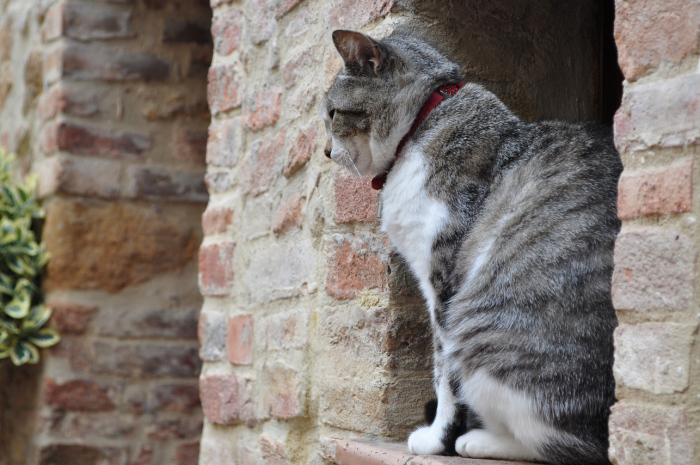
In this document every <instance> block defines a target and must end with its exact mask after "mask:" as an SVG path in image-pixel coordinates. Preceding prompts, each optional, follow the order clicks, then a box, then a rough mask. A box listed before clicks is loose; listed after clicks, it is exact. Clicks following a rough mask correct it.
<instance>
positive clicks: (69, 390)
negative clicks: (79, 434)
mask: <svg viewBox="0 0 700 465" xmlns="http://www.w3.org/2000/svg"><path fill="white" fill-rule="evenodd" d="M113 390H114V389H110V388H109V387H106V386H101V385H100V384H98V383H97V382H95V381H91V380H84V379H74V380H70V381H66V382H64V383H57V382H56V381H54V380H53V379H51V378H46V381H45V386H44V397H45V399H46V403H47V404H49V405H50V406H52V407H54V408H56V409H60V410H78V411H83V412H100V411H110V410H114V409H115V408H116V405H115V404H114V402H113V401H112V399H111V397H112V396H114V393H112V395H110V392H109V391H113Z"/></svg>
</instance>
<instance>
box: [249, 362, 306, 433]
mask: <svg viewBox="0 0 700 465" xmlns="http://www.w3.org/2000/svg"><path fill="white" fill-rule="evenodd" d="M258 386H259V387H260V394H259V395H260V404H261V409H262V410H261V413H260V414H259V417H261V418H269V417H270V416H272V417H274V418H277V419H280V420H289V419H291V418H295V417H298V416H300V415H302V413H303V405H302V381H301V377H300V375H299V373H298V372H297V371H296V370H294V369H292V368H290V367H288V366H286V365H285V364H284V363H281V362H272V363H266V364H265V366H264V367H263V371H262V374H261V380H260V382H259V383H258Z"/></svg>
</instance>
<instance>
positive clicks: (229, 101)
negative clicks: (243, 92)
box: [207, 65, 241, 115]
mask: <svg viewBox="0 0 700 465" xmlns="http://www.w3.org/2000/svg"><path fill="white" fill-rule="evenodd" d="M208 79H209V85H208V86H207V93H208V94H209V108H210V109H211V113H212V115H218V114H219V113H222V112H226V111H229V110H233V109H234V108H237V107H239V106H240V105H241V96H240V95H239V87H240V85H241V77H240V76H239V75H238V73H237V72H236V69H235V67H234V66H233V65H218V66H212V67H211V68H210V69H209V77H208Z"/></svg>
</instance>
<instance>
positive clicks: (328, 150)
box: [323, 149, 331, 158]
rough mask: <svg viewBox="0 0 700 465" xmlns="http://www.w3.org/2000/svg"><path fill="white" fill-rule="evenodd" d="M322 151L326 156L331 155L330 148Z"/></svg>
mask: <svg viewBox="0 0 700 465" xmlns="http://www.w3.org/2000/svg"><path fill="white" fill-rule="evenodd" d="M323 153H325V154H326V156H327V157H328V158H330V157H331V149H323Z"/></svg>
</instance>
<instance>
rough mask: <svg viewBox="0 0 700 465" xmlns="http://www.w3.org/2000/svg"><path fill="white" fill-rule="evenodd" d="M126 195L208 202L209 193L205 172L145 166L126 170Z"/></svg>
mask: <svg viewBox="0 0 700 465" xmlns="http://www.w3.org/2000/svg"><path fill="white" fill-rule="evenodd" d="M126 179H127V186H126V188H125V189H126V194H125V195H126V196H128V197H131V198H137V199H149V200H167V201H170V202H192V203H206V202H207V201H208V200H209V193H208V192H207V186H206V183H205V179H204V172H202V171H194V172H190V171H181V170H177V169H172V168H159V167H155V166H146V165H131V166H129V167H128V168H127V170H126Z"/></svg>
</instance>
